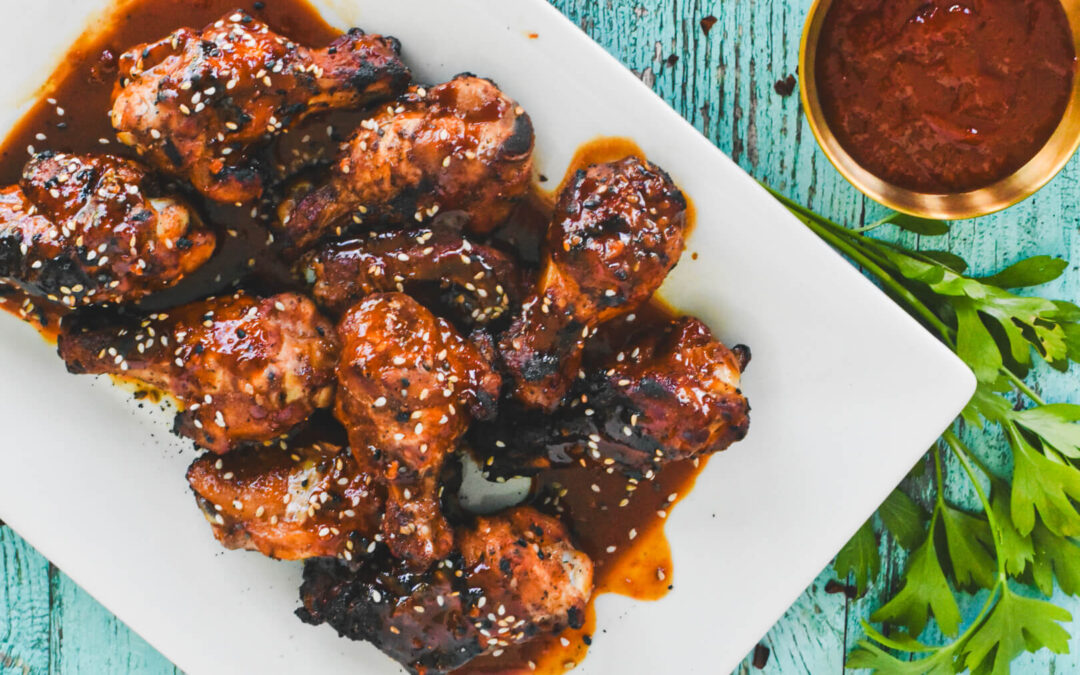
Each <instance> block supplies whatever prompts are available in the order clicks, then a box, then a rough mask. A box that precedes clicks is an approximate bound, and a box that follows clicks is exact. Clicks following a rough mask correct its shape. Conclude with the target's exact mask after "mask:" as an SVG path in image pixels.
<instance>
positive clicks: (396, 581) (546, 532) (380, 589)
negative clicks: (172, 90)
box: [297, 507, 593, 675]
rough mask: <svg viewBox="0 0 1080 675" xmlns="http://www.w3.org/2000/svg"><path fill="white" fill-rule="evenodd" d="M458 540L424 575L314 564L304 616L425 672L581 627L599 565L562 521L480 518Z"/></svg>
mask: <svg viewBox="0 0 1080 675" xmlns="http://www.w3.org/2000/svg"><path fill="white" fill-rule="evenodd" d="M457 540H458V542H459V543H458V550H457V551H456V554H455V555H454V556H453V557H451V558H450V559H449V560H448V561H444V562H443V563H441V564H439V565H438V566H436V567H434V568H432V569H431V570H429V571H427V572H426V573H424V574H419V575H417V574H413V573H410V572H408V571H407V570H402V569H401V568H400V567H395V566H394V565H393V563H392V561H389V560H384V561H383V564H382V565H381V566H380V565H376V564H370V563H369V564H366V565H364V566H361V567H359V568H357V567H356V566H351V567H350V566H348V565H346V564H342V563H340V562H338V561H334V560H326V559H324V560H312V561H309V562H308V563H307V565H306V566H305V568H304V584H303V586H301V588H300V594H301V598H302V600H303V604H304V606H303V608H301V609H300V610H298V611H297V614H298V615H299V616H300V618H301V619H302V620H304V621H306V622H307V623H312V624H320V623H329V624H330V625H331V626H333V627H334V628H335V629H337V631H338V633H340V634H341V635H342V636H344V637H349V638H352V639H354V640H356V639H360V640H367V641H369V642H371V643H372V644H374V645H375V646H376V647H378V648H379V649H381V650H382V651H383V652H385V653H386V654H387V655H389V656H391V657H392V658H394V659H395V660H397V661H398V662H399V663H401V664H402V665H404V666H405V667H406V668H408V669H409V670H410V672H413V673H419V672H423V673H426V674H428V675H436V674H438V673H447V672H449V671H451V670H454V669H455V668H458V667H460V666H461V665H463V664H465V663H466V662H468V661H469V660H471V659H473V658H475V657H476V656H479V655H481V654H484V653H494V654H498V653H501V650H503V649H505V648H506V647H508V646H510V645H513V644H516V643H519V642H524V641H526V640H528V639H530V638H532V637H534V636H536V635H538V634H540V633H542V632H548V633H559V632H561V631H562V630H563V629H565V628H567V627H568V626H569V627H575V628H578V627H580V626H581V625H582V622H583V620H584V618H585V607H586V604H587V603H588V601H589V597H590V596H591V595H592V588H593V564H592V561H591V560H590V559H589V557H588V556H587V555H585V554H584V553H582V552H581V551H579V550H578V549H576V548H575V547H574V546H573V544H572V543H571V542H570V536H569V533H568V532H567V531H566V528H565V527H564V526H563V525H562V523H560V522H559V521H557V520H555V519H554V518H551V517H549V516H546V515H543V514H541V513H539V512H538V511H536V510H535V509H532V508H530V507H517V508H514V509H511V510H510V511H507V512H505V513H502V514H499V515H496V516H491V517H485V518H478V519H477V522H476V524H475V525H474V526H472V527H469V528H466V529H461V530H458V531H457Z"/></svg>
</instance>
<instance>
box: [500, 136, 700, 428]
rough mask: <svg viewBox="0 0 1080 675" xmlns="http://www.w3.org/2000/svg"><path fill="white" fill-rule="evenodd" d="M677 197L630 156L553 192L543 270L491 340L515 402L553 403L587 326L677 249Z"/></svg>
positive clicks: (682, 215) (621, 307) (631, 304)
mask: <svg viewBox="0 0 1080 675" xmlns="http://www.w3.org/2000/svg"><path fill="white" fill-rule="evenodd" d="M685 229H686V199H685V198H684V197H683V194H682V192H680V191H679V188H677V187H676V186H675V184H674V183H672V182H671V179H670V178H669V177H668V176H667V174H666V173H664V172H663V171H662V170H661V169H660V168H658V167H656V166H655V165H653V164H650V163H649V162H647V161H645V160H641V159H638V158H636V157H627V158H625V159H622V160H620V161H617V162H611V163H608V164H596V165H593V166H590V167H589V168H588V169H586V170H582V171H578V172H577V174H576V175H575V176H574V178H573V180H571V182H570V184H569V185H568V186H567V187H566V188H565V189H564V190H563V191H562V193H560V195H559V198H558V201H557V202H556V205H555V214H554V220H553V222H552V224H551V226H550V227H549V229H548V235H547V242H546V247H547V255H548V260H547V262H546V265H545V268H544V272H543V274H542V275H541V279H540V281H539V284H538V288H537V289H536V292H535V294H534V295H532V296H531V297H530V298H529V299H527V300H526V301H525V304H524V305H523V306H522V311H521V313H520V314H519V315H518V316H517V318H515V320H514V322H513V323H512V324H511V326H510V328H509V329H508V330H507V332H506V333H505V334H504V335H503V337H502V339H501V340H500V343H499V351H500V353H501V357H502V361H503V364H504V366H505V368H506V370H507V372H508V373H509V375H510V376H511V377H512V378H513V379H514V384H515V389H514V392H515V395H516V396H517V398H518V399H519V400H521V401H522V402H524V403H525V404H527V405H529V406H533V407H538V408H541V409H544V410H549V411H550V410H553V409H555V407H557V406H558V404H559V401H560V400H561V399H562V398H563V396H564V395H565V394H566V392H567V390H568V389H569V387H570V384H571V382H572V381H573V378H574V377H575V376H576V375H577V372H578V367H579V366H580V364H581V353H582V349H583V347H584V344H585V340H586V339H587V338H588V337H589V336H590V335H591V334H592V333H593V332H595V330H596V326H597V325H599V324H601V323H603V322H604V321H608V320H610V319H612V318H614V317H616V316H618V315H620V314H623V313H626V312H630V311H632V310H633V309H634V308H636V307H638V306H639V305H641V304H642V303H644V302H646V301H647V300H648V299H649V298H650V297H652V294H653V293H654V292H655V291H656V289H658V288H659V287H660V284H661V283H663V281H664V278H665V277H666V276H667V274H668V272H669V271H670V270H671V268H672V267H674V266H675V263H676V262H678V260H679V256H680V255H681V254H682V250H683V237H684V234H685Z"/></svg>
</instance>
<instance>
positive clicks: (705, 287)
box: [0, 0, 974, 675]
mask: <svg viewBox="0 0 1080 675" xmlns="http://www.w3.org/2000/svg"><path fill="white" fill-rule="evenodd" d="M103 4H104V0H88V1H79V0H36V1H35V2H19V3H10V5H11V6H9V7H5V16H4V21H3V22H2V23H0V129H6V128H8V126H10V124H11V123H13V122H14V120H15V119H17V117H18V115H19V114H20V112H21V111H22V109H23V108H24V107H25V104H26V103H27V101H28V100H29V99H30V97H31V96H32V95H33V92H34V90H35V88H36V87H37V85H39V84H40V83H41V82H42V81H43V80H44V79H45V78H46V77H47V75H48V73H49V72H50V71H51V70H52V68H53V66H54V65H55V63H56V60H57V59H58V58H59V57H60V55H62V54H63V52H64V50H65V48H66V46H67V45H68V44H70V42H71V41H72V40H73V39H74V38H75V37H76V36H77V35H78V34H79V33H80V32H81V30H82V29H83V28H84V27H85V26H86V22H87V20H88V17H89V16H92V15H93V14H94V13H95V11H96V10H98V9H99V8H100V7H101V6H102V5H103ZM319 4H320V7H322V8H323V9H324V13H325V15H326V16H327V17H328V19H329V20H330V21H331V22H332V23H335V24H337V25H340V26H343V27H347V26H352V25H358V26H360V27H362V28H364V29H366V30H369V31H373V32H381V33H386V34H391V35H395V36H397V37H398V38H400V39H401V41H402V43H403V44H404V57H405V59H406V60H407V61H408V63H409V64H410V65H411V66H412V67H413V68H414V70H415V72H416V73H417V74H418V76H419V77H420V78H421V79H426V80H428V81H441V80H443V79H446V78H448V77H450V76H452V75H454V74H455V73H458V72H461V71H465V70H468V71H471V72H474V73H477V74H480V75H485V76H489V77H491V78H493V79H494V80H495V81H496V82H498V83H499V84H500V85H501V86H502V88H504V89H505V90H506V91H507V92H508V93H509V94H510V95H511V96H513V97H515V98H516V99H517V100H518V101H519V102H521V104H522V105H524V106H525V107H526V109H527V110H528V111H529V112H530V114H531V115H532V119H533V123H534V125H535V128H536V135H537V153H538V164H539V169H540V171H541V172H543V173H545V174H546V175H548V176H561V175H562V173H563V171H564V169H565V167H566V164H567V162H568V161H569V158H570V157H571V155H572V154H573V151H574V149H575V148H576V147H578V145H580V144H581V143H583V142H585V141H588V140H590V139H592V138H594V137H596V136H598V135H608V136H628V137H631V138H633V139H635V140H636V141H637V142H638V143H639V144H640V145H641V146H642V147H643V148H644V149H645V151H646V153H647V154H648V156H649V158H650V159H652V160H653V161H655V162H657V163H658V164H660V165H661V166H663V167H665V168H666V169H667V170H668V171H669V172H670V173H671V174H672V176H673V177H674V178H675V180H676V181H677V182H678V183H679V184H680V185H681V186H682V188H683V189H684V190H685V191H686V192H687V193H688V194H689V195H690V196H691V197H692V199H693V200H694V202H695V204H696V206H697V212H698V224H697V227H696V229H695V230H694V232H693V235H692V237H691V238H690V241H689V245H688V254H687V255H685V256H684V257H683V261H682V262H681V263H680V265H679V266H678V268H677V269H676V270H675V272H674V273H673V275H672V276H671V278H670V279H669V281H668V283H667V284H666V285H665V287H664V289H663V295H664V297H665V298H666V299H668V300H669V301H670V302H672V303H673V304H674V305H675V306H676V307H677V308H679V309H680V310H683V311H685V312H688V313H693V314H696V315H698V316H700V317H701V318H702V319H704V320H705V321H706V322H707V323H708V324H709V325H710V326H711V327H712V328H713V329H714V330H715V331H716V332H717V334H718V335H719V336H720V337H721V338H722V339H724V341H725V342H727V343H728V344H734V343H738V342H742V343H746V344H748V345H750V346H751V347H752V349H753V354H754V359H753V362H752V363H751V366H750V368H749V371H748V373H747V375H746V378H745V380H744V391H745V392H746V393H747V394H748V396H749V398H750V400H751V403H752V404H753V413H752V424H751V431H750V435H749V437H748V438H747V439H746V440H745V441H744V442H742V443H739V444H738V445H736V446H734V447H732V448H731V449H730V450H729V451H728V452H726V453H724V454H722V455H720V456H718V457H717V458H715V459H714V461H712V462H711V463H710V464H709V466H708V468H707V470H706V471H705V472H704V473H703V474H702V476H701V478H700V479H699V481H698V484H697V487H696V489H695V490H694V491H693V493H692V495H691V496H690V497H689V498H687V499H686V500H685V501H684V502H682V503H681V504H680V505H679V506H678V507H677V508H676V509H675V510H674V513H673V514H672V516H671V518H670V522H669V524H668V533H669V535H670V538H671V543H672V549H673V555H674V561H675V576H674V591H673V592H672V593H671V594H670V595H669V596H668V597H666V598H665V599H663V600H661V601H659V602H655V603H640V602H634V601H630V600H627V599H624V598H620V597H616V596H613V595H605V596H602V597H601V598H600V599H599V602H598V619H597V624H598V628H602V629H606V633H599V631H598V635H597V636H596V638H595V641H594V645H593V647H592V650H591V652H590V655H589V656H588V658H586V660H585V661H584V663H583V665H582V666H581V667H580V668H579V671H580V672H582V673H626V674H633V673H726V672H729V671H730V670H731V669H732V668H733V667H734V666H735V665H736V664H737V663H738V661H739V660H740V659H741V658H742V657H743V656H744V655H745V654H746V653H747V651H748V650H749V649H751V648H752V647H753V645H754V644H755V642H756V641H757V640H758V639H759V638H760V637H761V636H762V635H763V634H764V633H765V632H766V631H767V630H768V628H769V626H770V625H772V623H773V622H775V621H776V620H777V619H778V618H779V617H780V615H781V614H782V613H783V612H784V610H785V609H786V608H787V607H788V606H789V605H790V604H791V602H793V601H794V600H795V598H796V597H797V596H798V595H799V593H800V592H801V591H802V590H803V589H804V588H805V587H806V585H807V584H808V583H809V582H810V581H811V580H812V579H813V578H814V576H815V575H816V574H817V573H818V571H819V570H821V568H822V567H823V566H824V565H826V564H827V563H828V561H829V559H830V558H831V557H832V556H833V555H834V554H835V553H836V551H837V550H838V549H839V548H840V547H841V545H842V544H843V543H844V541H845V540H846V539H847V538H848V537H849V536H850V535H851V534H852V533H853V532H854V531H855V530H856V528H857V527H858V526H859V525H860V524H861V523H862V522H863V521H864V520H865V519H866V518H867V516H868V515H869V514H870V513H871V512H872V511H873V510H874V509H875V508H876V507H877V505H878V504H879V503H880V502H881V501H882V499H883V498H884V497H885V496H886V494H887V493H888V492H889V490H890V489H891V488H892V487H894V486H895V485H896V484H897V482H899V480H900V479H901V478H902V477H903V476H904V474H905V472H906V471H907V470H908V469H909V468H910V467H911V466H912V465H913V464H914V463H915V461H916V460H917V459H918V457H919V456H920V455H921V454H922V453H923V452H925V451H926V449H927V447H928V446H929V445H930V444H931V442H932V441H933V440H934V438H935V437H936V436H937V435H938V434H939V433H940V432H941V431H942V429H943V428H944V427H945V426H946V425H947V424H948V423H949V421H950V420H952V419H953V417H954V416H955V415H956V414H957V413H958V411H959V410H960V408H961V407H962V406H963V404H964V403H965V402H966V401H967V399H968V398H969V396H970V395H971V393H972V391H973V388H974V379H973V378H972V376H971V374H970V372H969V371H968V370H967V369H966V368H965V367H964V366H963V365H962V364H961V363H960V361H959V360H957V359H956V358H955V357H954V356H953V355H952V354H951V353H950V352H948V351H947V350H946V349H945V348H944V347H943V346H942V345H940V344H939V343H938V342H937V341H935V340H934V339H933V338H932V337H931V336H930V335H929V334H928V333H926V332H925V331H924V330H923V329H922V328H921V327H920V326H919V325H917V324H916V323H915V322H914V321H913V320H911V319H910V318H909V317H908V316H907V315H905V314H904V313H903V312H902V311H901V310H899V309H898V308H897V307H896V306H895V305H894V304H893V303H892V302H891V301H889V300H888V299H887V298H886V297H885V296H884V295H883V294H882V293H881V292H879V291H878V290H877V289H876V288H875V287H874V286H873V285H872V284H870V283H869V282H868V281H866V280H865V279H864V278H863V277H862V276H861V275H860V274H859V273H858V272H857V271H856V270H855V269H854V268H852V267H851V266H850V265H849V264H848V263H847V262H845V261H844V260H843V259H841V258H840V257H839V256H838V255H836V254H835V253H834V252H832V251H831V250H830V249H829V248H828V247H827V246H825V245H824V244H823V243H821V242H820V241H819V240H817V239H816V238H815V237H814V236H813V235H811V234H810V233H809V232H808V231H807V230H806V229H804V228H803V226H802V225H801V224H799V223H798V222H797V221H796V220H795V219H794V218H793V217H792V216H791V215H789V214H788V213H787V212H786V211H785V210H784V209H783V208H782V207H781V206H780V205H778V204H777V203H776V202H775V201H773V200H772V199H771V198H770V197H769V195H768V194H767V193H766V192H765V191H764V190H762V189H761V188H760V187H758V186H757V185H756V184H755V183H754V181H753V180H752V179H751V178H750V177H749V176H747V175H746V174H745V173H743V172H742V171H741V170H740V169H739V168H738V167H737V166H736V165H735V164H734V163H733V162H731V161H730V160H729V159H728V158H727V157H726V156H724V155H723V154H722V153H721V152H719V151H718V150H717V149H716V148H715V147H714V146H712V145H711V144H710V143H709V142H708V141H707V140H706V139H705V138H704V137H702V136H701V135H700V134H699V133H698V132H697V131H696V130H694V129H693V128H692V127H691V126H690V125H689V124H687V123H686V122H685V121H684V120H683V119H682V118H680V117H679V116H678V115H677V114H676V113H675V112H674V111H672V110H671V109H670V108H669V107H668V106H667V105H665V104H664V103H663V102H662V101H661V100H660V99H659V98H657V97H656V96H655V95H654V94H653V93H652V92H651V91H649V90H648V88H646V87H645V86H644V85H643V84H642V83H641V82H639V81H638V80H637V79H636V78H635V77H634V76H633V75H632V74H631V73H630V72H629V71H627V70H626V69H625V68H623V67H622V66H621V65H620V64H619V63H618V62H616V61H615V60H614V59H613V58H611V57H610V56H609V55H608V54H606V53H605V52H604V51H603V50H602V49H601V48H600V47H598V46H597V45H596V44H595V43H593V42H592V41H590V40H589V38H588V37H587V36H585V35H584V34H583V33H581V32H580V31H579V30H578V29H577V28H576V27H575V26H573V25H572V24H571V23H570V22H569V21H567V20H566V19H565V18H563V17H562V16H561V15H560V14H559V13H558V12H556V11H555V10H553V9H552V8H551V7H549V6H548V5H547V4H546V3H545V2H543V1H542V0H506V1H503V2H490V1H485V0H454V1H453V2H441V1H440V2H437V1H434V0H431V1H426V0H394V1H393V2H387V1H386V0H379V1H374V0H328V1H325V2H321V3H319ZM529 33H537V34H539V38H538V39H529V38H528V34H529ZM69 114H95V115H97V114H104V111H97V110H93V111H72V112H71V113H69ZM690 252H696V253H698V256H697V259H696V260H693V259H691V256H690V255H689V253H690ZM0 345H2V348H0V372H3V373H4V377H3V378H2V379H0V428H2V429H3V430H4V432H3V438H2V442H0V477H2V478H0V480H2V487H0V518H3V519H4V520H6V521H7V522H8V523H9V524H10V525H11V526H12V527H13V528H14V529H15V530H16V531H17V532H19V533H20V534H21V535H23V536H24V537H25V538H26V539H27V540H29V541H30V543H31V544H33V545H34V546H36V547H37V548H38V549H39V550H40V551H41V552H42V553H43V554H44V555H46V556H47V557H49V558H50V559H51V560H52V561H53V562H55V563H56V564H57V565H58V566H59V567H60V568H61V569H63V570H64V571H65V572H67V573H68V574H69V575H70V576H71V577H72V578H73V579H74V580H75V581H76V582H78V583H79V584H81V585H82V586H84V587H85V588H86V589H87V590H88V591H89V592H90V593H92V594H93V595H94V596H95V597H96V598H97V599H98V600H100V601H101V602H102V603H104V604H105V606H107V607H108V608H109V609H110V610H112V611H113V612H115V613H116V614H117V615H118V616H119V617H120V618H121V619H123V620H124V621H126V622H127V623H128V624H129V625H130V626H131V627H132V628H133V629H135V630H136V631H137V632H138V633H140V634H141V635H142V636H143V637H145V638H146V639H147V640H148V641H149V642H151V643H152V644H153V645H154V646H155V647H157V648H158V649H160V650H161V651H162V652H163V653H164V654H165V655H166V656H167V657H169V658H170V659H172V660H173V661H174V662H175V663H176V664H177V665H178V666H180V667H181V668H182V669H184V670H186V671H187V672H190V673H259V672H266V673H298V672H301V673H321V674H324V675H329V674H331V673H365V674H368V673H370V674H379V673H396V672H400V669H399V667H398V666H397V665H396V664H394V663H392V662H391V661H390V660H389V659H387V658H385V657H383V656H382V655H380V654H379V653H378V652H377V651H376V650H375V649H374V648H373V647H371V646H369V645H366V644H358V643H352V642H347V641H345V640H341V639H339V638H338V637H337V636H336V635H335V633H334V632H333V631H332V630H331V629H330V628H328V627H325V626H324V627H320V628H312V627H309V626H305V625H303V624H301V623H300V622H299V621H298V620H297V619H296V618H295V617H293V616H292V610H293V609H294V608H295V607H296V606H297V604H298V600H297V597H298V594H297V586H298V580H299V576H300V566H299V565H297V564H286V563H275V562H273V561H271V560H268V559H266V558H263V557H261V556H259V555H257V554H253V553H240V552H225V551H224V550H222V549H221V547H220V546H219V545H218V544H217V543H216V542H215V541H214V540H213V538H212V536H211V533H210V530H209V528H208V527H207V525H206V523H205V521H204V520H203V517H202V515H201V514H200V513H199V512H198V510H197V509H196V508H195V504H194V502H193V499H192V497H191V495H190V492H189V490H188V488H187V484H186V482H185V480H184V471H185V469H186V467H187V465H188V464H189V463H190V461H191V460H192V459H193V457H194V454H193V452H192V450H191V449H190V443H189V442H183V443H181V442H179V441H178V440H176V439H174V438H173V437H172V436H171V435H170V434H169V433H168V430H169V426H170V419H169V417H170V415H169V414H166V413H163V412H161V411H158V410H149V409H147V410H138V409H136V408H135V406H134V405H133V404H132V403H131V401H130V394H129V393H126V392H123V391H120V390H118V389H116V388H114V387H112V386H111V384H110V383H109V381H108V380H95V379H93V378H88V377H74V376H70V375H68V374H67V373H66V372H65V370H64V365H63V363H61V361H60V360H59V359H58V358H57V357H56V355H55V350H54V348H53V347H52V346H49V345H47V344H45V343H44V342H43V341H42V340H41V338H40V337H38V335H37V334H36V333H35V332H34V331H33V330H32V329H31V328H29V327H27V326H25V325H22V324H21V323H20V322H19V321H17V320H16V319H14V318H10V317H7V316H0ZM630 647H632V648H630Z"/></svg>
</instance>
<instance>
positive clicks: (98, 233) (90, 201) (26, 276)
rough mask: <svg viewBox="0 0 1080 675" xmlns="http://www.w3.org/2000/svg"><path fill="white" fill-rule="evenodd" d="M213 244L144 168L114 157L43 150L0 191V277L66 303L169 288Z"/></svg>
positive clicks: (129, 297) (124, 299) (200, 261)
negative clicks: (20, 176) (21, 173)
mask: <svg viewBox="0 0 1080 675" xmlns="http://www.w3.org/2000/svg"><path fill="white" fill-rule="evenodd" d="M215 242H216V238H215V236H214V233H213V232H211V231H210V230H209V229H207V228H206V227H204V226H203V224H202V221H200V220H199V218H198V216H196V215H195V214H194V213H193V212H192V211H191V209H189V208H188V207H187V206H186V205H184V204H183V203H182V202H180V201H178V200H177V199H175V198H174V197H171V196H168V195H165V194H162V193H161V192H159V191H158V189H157V187H156V185H155V184H154V181H153V180H151V178H150V177H149V175H148V174H147V172H146V170H145V169H144V168H143V167H141V166H140V165H139V164H137V163H135V162H132V161H129V160H126V159H120V158H119V157H113V156H111V155H65V154H56V153H51V152H43V153H40V154H38V155H37V156H35V157H34V158H33V159H31V160H30V162H29V163H27V165H26V167H25V169H24V170H23V175H22V179H21V180H20V181H19V184H18V185H12V186H10V187H7V188H4V189H2V190H0V279H3V280H5V281H8V282H10V283H14V284H16V285H18V286H20V287H22V288H23V289H24V290H26V291H28V292H29V293H32V294H34V295H41V296H45V297H48V298H49V299H50V300H53V301H54V302H62V303H63V304H65V305H67V306H68V307H75V306H79V305H86V304H92V303H104V302H114V303H121V302H129V301H135V300H139V299H141V298H143V297H145V296H146V295H149V294H150V293H153V292H155V291H159V290H162V289H164V288H167V287H169V286H171V285H173V284H174V283H176V282H177V281H179V280H180V279H181V278H183V277H184V276H185V275H187V274H189V273H191V272H192V271H194V270H195V269H197V268H198V267H200V266H201V265H202V264H203V263H205V262H206V261H207V260H208V259H209V258H210V256H211V255H212V254H213V252H214V246H215Z"/></svg>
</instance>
